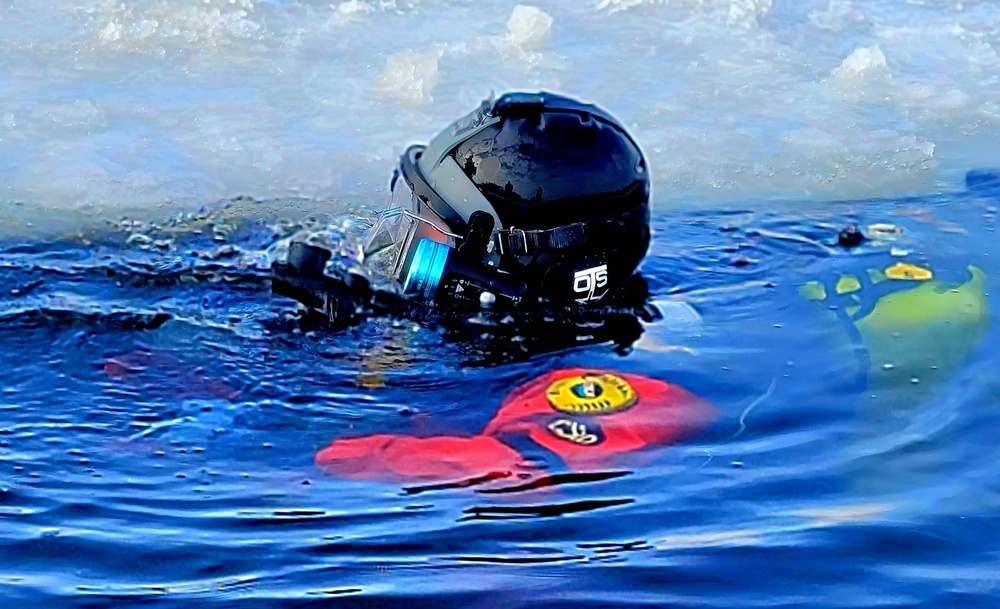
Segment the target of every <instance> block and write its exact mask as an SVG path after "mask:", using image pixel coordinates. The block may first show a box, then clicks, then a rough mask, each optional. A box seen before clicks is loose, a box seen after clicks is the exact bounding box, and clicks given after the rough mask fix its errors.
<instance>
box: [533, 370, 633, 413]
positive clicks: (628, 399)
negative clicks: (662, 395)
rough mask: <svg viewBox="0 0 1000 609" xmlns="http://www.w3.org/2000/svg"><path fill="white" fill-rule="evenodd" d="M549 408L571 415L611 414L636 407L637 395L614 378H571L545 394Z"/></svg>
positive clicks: (624, 383) (613, 376) (553, 384)
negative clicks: (634, 405)
mask: <svg viewBox="0 0 1000 609" xmlns="http://www.w3.org/2000/svg"><path fill="white" fill-rule="evenodd" d="M546 396H547V397H548V399H549V405H551V406H552V408H554V409H556V410H558V411H560V412H568V413H571V414H593V415H600V414H610V413H612V412H618V411H620V410H625V409H626V408H628V407H630V406H632V405H633V404H635V401H636V400H637V399H638V397H639V396H638V395H637V394H636V392H635V389H633V388H632V385H630V384H629V383H628V381H626V380H625V379H623V378H621V377H619V376H615V375H613V374H600V375H589V374H588V375H585V376H571V377H569V378H564V379H560V380H558V381H556V382H554V383H552V384H551V385H549V389H548V391H547V392H546Z"/></svg>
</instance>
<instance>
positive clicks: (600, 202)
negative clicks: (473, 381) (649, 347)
mask: <svg viewBox="0 0 1000 609" xmlns="http://www.w3.org/2000/svg"><path fill="white" fill-rule="evenodd" d="M649 194H650V182H649V176H648V172H647V170H646V165H645V160H644V158H643V156H642V153H641V151H640V150H639V148H638V146H637V145H636V144H635V142H634V140H633V139H632V138H631V136H630V135H629V134H628V133H627V132H626V131H625V129H624V127H622V126H621V125H620V124H619V123H618V122H617V121H616V120H615V119H614V118H613V117H611V116H610V115H608V114H607V113H606V112H604V111H603V110H601V109H599V108H597V107H595V106H592V105H589V104H582V103H580V102H577V101H575V100H572V99H569V98H566V97H562V96H558V95H552V94H548V93H541V94H525V93H514V94H508V95H504V96H503V97H501V98H500V99H499V100H496V101H495V102H492V101H487V102H484V103H483V104H482V105H481V106H480V107H479V108H477V109H476V110H475V111H474V112H472V113H470V114H469V115H468V116H466V117H464V118H463V119H460V120H459V121H456V122H455V123H453V124H452V125H451V126H450V127H449V128H447V129H445V130H444V131H443V132H442V133H441V134H439V135H438V136H437V137H435V138H434V139H433V140H432V141H431V143H430V144H429V145H427V146H411V147H410V148H409V149H408V150H406V152H405V153H404V154H403V155H402V157H401V159H400V164H399V168H398V170H397V173H396V174H395V176H394V178H393V182H392V199H391V201H390V204H389V208H388V209H386V210H385V211H384V212H382V213H381V214H379V216H378V217H377V218H376V219H375V222H374V224H373V226H372V228H371V229H370V231H369V233H368V236H367V238H366V240H365V243H364V253H365V256H366V257H367V258H369V259H370V260H375V261H377V262H376V263H377V264H381V265H382V266H383V270H384V271H386V273H387V274H388V275H390V276H391V277H392V278H393V279H395V280H396V281H397V282H398V283H399V285H400V286H401V288H402V290H403V291H404V292H405V293H407V294H409V295H412V296H416V297H419V298H422V299H424V300H428V301H444V300H448V301H457V302H462V301H464V302H467V303H469V304H473V305H475V306H476V307H478V306H493V305H494V303H501V304H508V305H516V304H518V303H519V302H521V301H522V300H523V299H525V298H531V299H541V300H551V301H557V302H558V301H564V302H572V301H577V302H580V303H584V304H590V303H593V302H598V301H602V300H603V299H604V298H605V296H607V295H608V294H614V293H615V291H616V290H620V289H624V288H623V286H625V285H626V284H628V283H629V281H628V280H629V279H630V278H631V276H632V275H633V274H634V272H635V270H636V267H637V266H638V264H639V262H640V261H641V260H642V257H643V256H644V255H645V252H646V249H647V248H648V245H649Z"/></svg>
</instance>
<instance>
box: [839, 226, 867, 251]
mask: <svg viewBox="0 0 1000 609" xmlns="http://www.w3.org/2000/svg"><path fill="white" fill-rule="evenodd" d="M864 240H865V235H864V233H862V232H861V229H860V228H858V227H857V226H855V225H854V224H852V225H850V226H848V227H847V228H845V229H844V230H842V231H840V234H838V235H837V244H838V245H840V246H841V247H846V248H851V247H857V246H859V245H861V242H862V241H864Z"/></svg>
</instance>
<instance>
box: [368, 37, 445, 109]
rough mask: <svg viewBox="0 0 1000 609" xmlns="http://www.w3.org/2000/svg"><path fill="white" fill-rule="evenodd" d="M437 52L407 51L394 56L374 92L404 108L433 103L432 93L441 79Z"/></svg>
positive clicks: (434, 50) (437, 50)
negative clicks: (410, 105) (411, 105)
mask: <svg viewBox="0 0 1000 609" xmlns="http://www.w3.org/2000/svg"><path fill="white" fill-rule="evenodd" d="M442 55H444V53H443V52H442V51H441V50H440V49H432V50H429V51H424V52H417V51H414V50H413V49H406V50H405V51H401V52H399V53H396V54H395V55H393V56H392V57H390V58H389V60H388V61H387V62H386V64H385V70H383V71H382V74H380V75H379V77H378V79H377V81H376V83H375V90H376V91H377V92H379V93H380V94H382V95H386V96H389V97H392V98H394V99H396V100H397V101H399V102H401V103H404V104H424V103H427V102H430V101H432V100H433V98H432V97H431V92H432V91H433V90H434V87H435V86H437V84H438V81H439V80H440V79H441V77H440V75H439V74H438V60H440V59H441V57H442Z"/></svg>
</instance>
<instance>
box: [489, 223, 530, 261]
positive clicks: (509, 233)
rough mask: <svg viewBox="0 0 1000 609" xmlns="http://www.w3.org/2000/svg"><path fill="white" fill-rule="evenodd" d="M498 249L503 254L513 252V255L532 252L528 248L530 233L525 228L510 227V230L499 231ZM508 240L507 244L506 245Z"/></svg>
mask: <svg viewBox="0 0 1000 609" xmlns="http://www.w3.org/2000/svg"><path fill="white" fill-rule="evenodd" d="M496 235H497V249H498V250H499V252H500V255H501V256H506V255H507V254H511V255H513V256H527V255H529V254H531V250H530V249H528V234H527V233H526V232H525V231H524V229H523V228H514V227H513V226H512V227H510V228H509V229H508V230H502V231H497V233H496ZM505 242H506V244H507V246H506V248H505V247H504V243H505Z"/></svg>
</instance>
